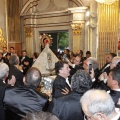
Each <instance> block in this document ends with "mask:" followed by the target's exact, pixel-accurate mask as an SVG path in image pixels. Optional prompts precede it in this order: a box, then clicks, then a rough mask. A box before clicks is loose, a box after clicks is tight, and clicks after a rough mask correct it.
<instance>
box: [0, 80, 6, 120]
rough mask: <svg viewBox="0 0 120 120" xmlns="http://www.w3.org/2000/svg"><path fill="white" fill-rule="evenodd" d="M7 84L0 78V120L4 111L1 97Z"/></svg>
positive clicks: (2, 118)
mask: <svg viewBox="0 0 120 120" xmlns="http://www.w3.org/2000/svg"><path fill="white" fill-rule="evenodd" d="M7 86H8V85H7V84H4V83H3V81H2V80H0V120H5V111H4V105H3V98H4V93H5V89H6V87H7Z"/></svg>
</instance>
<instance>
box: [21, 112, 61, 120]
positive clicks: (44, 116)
mask: <svg viewBox="0 0 120 120" xmlns="http://www.w3.org/2000/svg"><path fill="white" fill-rule="evenodd" d="M22 120H59V119H58V118H57V117H56V116H55V115H53V114H52V113H49V112H43V111H41V112H37V113H29V114H27V116H26V117H25V118H24V119H22Z"/></svg>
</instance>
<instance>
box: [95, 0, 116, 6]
mask: <svg viewBox="0 0 120 120" xmlns="http://www.w3.org/2000/svg"><path fill="white" fill-rule="evenodd" d="M95 1H97V2H99V3H104V4H108V5H109V4H113V3H114V2H116V1H118V0H95Z"/></svg>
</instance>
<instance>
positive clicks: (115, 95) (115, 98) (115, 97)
mask: <svg viewBox="0 0 120 120" xmlns="http://www.w3.org/2000/svg"><path fill="white" fill-rule="evenodd" d="M109 94H110V95H111V97H112V99H113V101H114V103H115V105H117V103H118V100H119V98H120V91H115V90H110V93H109Z"/></svg>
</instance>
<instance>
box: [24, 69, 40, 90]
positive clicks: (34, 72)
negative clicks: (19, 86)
mask: <svg viewBox="0 0 120 120" xmlns="http://www.w3.org/2000/svg"><path fill="white" fill-rule="evenodd" d="M41 77H42V76H41V73H40V71H39V69H38V68H36V67H31V68H30V69H29V70H28V71H27V73H26V76H25V78H26V85H27V86H31V87H33V88H37V87H38V86H39V84H40V82H41Z"/></svg>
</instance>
